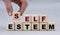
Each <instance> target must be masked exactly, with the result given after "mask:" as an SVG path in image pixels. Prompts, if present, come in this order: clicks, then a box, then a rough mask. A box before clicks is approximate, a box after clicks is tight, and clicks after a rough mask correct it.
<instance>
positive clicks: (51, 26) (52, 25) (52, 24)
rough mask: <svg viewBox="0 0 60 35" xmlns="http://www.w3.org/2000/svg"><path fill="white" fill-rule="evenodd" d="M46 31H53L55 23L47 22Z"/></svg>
mask: <svg viewBox="0 0 60 35" xmlns="http://www.w3.org/2000/svg"><path fill="white" fill-rule="evenodd" d="M48 30H49V31H54V30H55V22H48Z"/></svg>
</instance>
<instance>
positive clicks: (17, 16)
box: [12, 12, 20, 20]
mask: <svg viewBox="0 0 60 35" xmlns="http://www.w3.org/2000/svg"><path fill="white" fill-rule="evenodd" d="M12 18H13V20H19V19H20V12H13V15H12Z"/></svg>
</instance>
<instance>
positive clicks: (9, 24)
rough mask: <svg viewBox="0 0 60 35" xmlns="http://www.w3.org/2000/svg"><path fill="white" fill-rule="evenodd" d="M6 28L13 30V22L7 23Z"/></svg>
mask: <svg viewBox="0 0 60 35" xmlns="http://www.w3.org/2000/svg"><path fill="white" fill-rule="evenodd" d="M7 30H9V31H13V30H14V23H13V22H10V23H8V25H7Z"/></svg>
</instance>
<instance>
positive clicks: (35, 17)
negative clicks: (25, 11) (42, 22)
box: [32, 15, 39, 23]
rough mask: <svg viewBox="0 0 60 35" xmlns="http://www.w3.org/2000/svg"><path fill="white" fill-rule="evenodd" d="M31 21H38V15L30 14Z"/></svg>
mask: <svg viewBox="0 0 60 35" xmlns="http://www.w3.org/2000/svg"><path fill="white" fill-rule="evenodd" d="M32 22H36V23H37V22H39V15H32Z"/></svg>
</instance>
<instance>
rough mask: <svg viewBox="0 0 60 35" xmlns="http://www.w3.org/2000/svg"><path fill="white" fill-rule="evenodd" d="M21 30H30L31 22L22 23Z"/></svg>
mask: <svg viewBox="0 0 60 35" xmlns="http://www.w3.org/2000/svg"><path fill="white" fill-rule="evenodd" d="M23 30H24V31H31V23H28V22H26V23H23Z"/></svg>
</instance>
